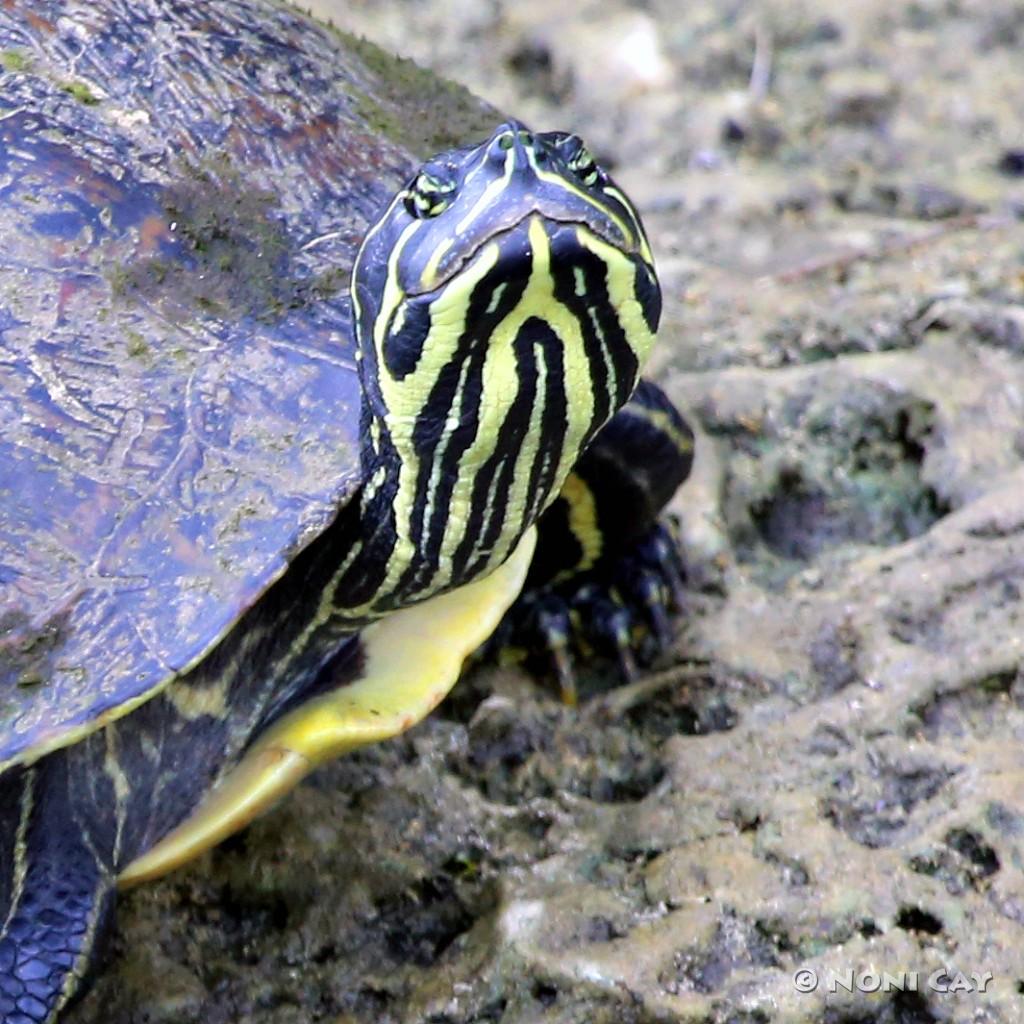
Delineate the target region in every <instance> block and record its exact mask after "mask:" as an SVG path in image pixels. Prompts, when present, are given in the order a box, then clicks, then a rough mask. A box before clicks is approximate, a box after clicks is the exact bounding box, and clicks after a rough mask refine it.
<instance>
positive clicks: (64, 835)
mask: <svg viewBox="0 0 1024 1024" xmlns="http://www.w3.org/2000/svg"><path fill="white" fill-rule="evenodd" d="M67 761H68V759H67V758H66V757H65V756H64V754H63V752H61V753H57V754H52V755H50V756H49V757H47V758H44V759H43V760H42V761H40V762H38V763H37V764H35V765H33V766H31V767H27V768H26V767H20V766H19V767H15V768H12V769H9V770H8V771H6V772H5V773H4V774H3V775H0V870H2V871H3V880H2V882H0V1024H51V1022H53V1021H54V1020H56V1018H57V1015H58V1014H59V1013H60V1012H61V1010H63V1009H64V1008H65V1007H66V1006H67V1005H68V1004H69V1003H71V1002H72V1001H74V1000H75V999H77V998H78V997H80V996H81V995H82V994H84V991H85V987H86V977H87V974H88V971H89V967H90V965H91V964H92V962H93V960H94V957H95V956H96V954H97V952H98V947H99V944H100V942H101V940H102V939H103V938H104V937H105V935H106V933H107V932H108V931H109V925H110V921H111V919H112V912H113V904H114V898H113V897H114V888H113V878H112V874H111V872H110V871H109V869H108V867H107V866H106V865H105V864H104V863H102V861H101V860H100V859H99V858H98V857H97V852H96V848H95V846H94V845H93V844H92V843H91V842H90V838H89V837H88V836H86V835H85V834H84V833H83V832H82V831H81V830H80V829H79V828H78V827H77V821H78V820H79V816H78V815H77V814H76V813H75V808H74V807H73V806H72V801H73V794H74V787H72V786H69V785H68V781H69V775H70V772H71V768H70V766H69V765H68V763H67Z"/></svg>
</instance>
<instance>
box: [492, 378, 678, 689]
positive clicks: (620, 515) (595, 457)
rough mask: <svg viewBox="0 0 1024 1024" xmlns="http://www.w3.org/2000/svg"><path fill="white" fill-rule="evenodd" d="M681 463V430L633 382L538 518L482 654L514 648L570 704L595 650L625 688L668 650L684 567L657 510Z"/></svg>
mask: <svg viewBox="0 0 1024 1024" xmlns="http://www.w3.org/2000/svg"><path fill="white" fill-rule="evenodd" d="M692 463H693V432H692V431H691V430H690V428H689V426H688V425H687V424H686V422H685V420H684V419H683V418H682V416H681V415H680V414H679V412H678V410H676V408H675V407H674V406H673V404H672V403H671V401H670V400H669V398H668V397H667V396H666V395H665V393H664V392H663V391H662V390H661V389H660V388H658V387H657V386H656V385H654V384H651V383H650V382H649V381H641V383H640V385H639V386H638V388H637V390H636V392H635V393H634V395H633V397H632V398H631V399H630V401H629V402H628V403H627V404H626V405H625V406H624V407H623V408H622V409H621V410H620V411H619V412H618V413H617V414H616V415H615V416H614V417H613V418H612V419H611V420H610V421H609V422H608V423H607V424H606V426H605V427H604V429H603V430H601V431H600V433H598V435H597V436H596V437H595V438H594V441H593V442H592V444H591V445H590V447H589V448H588V449H587V450H586V451H585V452H584V453H583V455H582V456H581V457H580V459H579V461H578V462H577V464H576V465H575V467H574V468H573V471H572V473H570V475H569V477H568V478H567V480H566V483H565V486H564V487H563V489H562V492H561V494H560V495H559V497H558V499H557V500H556V501H555V502H554V503H553V504H552V505H551V507H550V508H549V509H548V510H547V511H546V512H545V513H544V516H543V517H542V518H541V520H540V522H539V524H538V538H537V554H536V556H535V558H534V562H533V565H532V566H531V568H530V575H529V577H528V579H527V587H526V591H525V592H524V594H523V596H522V598H520V600H519V601H517V602H516V604H515V605H514V606H513V608H512V609H511V610H510V612H509V614H508V615H507V616H506V618H505V620H504V621H503V622H502V624H501V627H500V628H499V630H498V632H497V633H496V634H495V638H494V640H493V641H492V642H491V643H490V644H489V645H488V648H487V650H486V651H485V652H484V654H485V656H494V655H497V656H498V657H499V658H500V657H502V652H503V650H508V651H517V652H526V660H527V662H528V663H529V664H530V665H531V667H532V668H535V669H538V670H540V671H541V672H544V673H547V672H553V674H554V675H556V676H557V679H558V683H559V686H560V688H561V691H562V698H563V700H564V701H565V702H566V703H569V704H573V703H575V702H576V699H577V694H576V673H575V670H574V667H573V666H574V664H577V663H579V662H580V661H581V660H583V659H586V658H587V657H589V656H590V655H592V654H598V655H600V656H602V657H607V658H610V659H611V660H612V661H613V662H615V663H616V664H617V671H618V675H619V676H620V677H621V678H622V679H623V681H629V680H630V679H632V678H634V677H635V676H636V674H637V672H638V671H639V667H640V666H643V665H647V664H650V663H651V662H652V661H653V660H654V658H656V657H657V656H658V655H659V654H660V653H662V652H663V651H665V650H666V649H668V647H670V646H671V643H672V640H673V628H672V618H673V615H674V614H677V613H679V612H682V611H683V600H684V597H683V575H684V568H683V559H682V555H681V553H680V549H679V544H678V540H677V537H676V532H675V529H674V524H673V523H672V521H671V519H670V518H669V517H667V516H665V515H664V514H663V512H664V507H665V505H666V504H667V503H668V501H669V500H670V499H671V498H672V496H673V495H674V494H675V492H676V490H677V489H678V487H679V485H680V484H681V483H682V482H683V481H684V480H685V479H686V477H687V476H688V475H689V472H690V468H691V466H692Z"/></svg>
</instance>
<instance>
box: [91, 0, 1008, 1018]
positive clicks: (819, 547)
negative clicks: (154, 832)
mask: <svg viewBox="0 0 1024 1024" xmlns="http://www.w3.org/2000/svg"><path fill="white" fill-rule="evenodd" d="M317 7H318V9H319V10H320V12H321V13H328V14H329V13H331V9H332V8H333V9H334V13H335V16H336V18H337V20H338V21H339V22H340V23H341V24H343V25H344V26H345V27H347V28H349V29H353V30H355V31H357V32H362V33H365V34H366V35H368V36H369V37H371V38H373V39H375V40H376V41H378V42H380V43H381V44H382V45H384V46H386V47H389V48H393V49H398V50H401V51H402V52H404V53H406V54H409V55H411V56H413V57H415V58H417V59H418V60H420V61H421V62H423V63H425V64H427V65H429V66H432V67H434V68H436V69H437V70H439V71H441V72H442V73H444V74H446V75H449V76H452V77H455V78H457V79H459V80H461V81H463V82H465V83H466V84H468V85H469V86H470V87H472V88H473V89H475V90H476V91H478V92H480V93H482V94H483V95H485V96H486V97H487V98H489V99H490V100H491V101H492V102H494V103H495V104H496V105H498V106H499V107H501V108H503V109H505V110H508V111H514V112H516V113H518V114H519V115H520V116H521V117H522V118H523V119H525V120H527V121H528V122H530V123H531V124H533V125H535V126H537V127H544V128H552V127H571V128H573V129H574V130H577V131H579V132H580V133H581V134H583V135H584V136H585V137H586V138H587V139H588V141H589V142H590V143H591V145H592V147H593V149H594V150H595V151H596V152H597V153H598V154H599V156H600V157H601V158H602V159H604V160H605V161H607V162H608V163H609V164H611V165H613V166H614V168H615V173H616V174H617V176H618V177H619V179H620V181H621V182H622V183H623V184H624V185H625V186H626V188H627V189H628V191H629V192H630V193H631V194H632V195H633V196H634V198H635V199H636V200H637V201H638V204H639V205H640V207H641V209H642V211H643V213H644V216H645V218H646V222H647V224H648V227H649V229H650V233H651V236H652V242H653V245H654V248H655V251H656V253H657V255H658V258H659V263H660V268H661V274H662V280H663V283H664V286H665V292H666V314H665V318H664V326H663V330H662V343H661V347H660V350H659V352H658V354H657V356H656V359H655V365H654V373H655V375H656V376H657V377H658V379H659V380H661V381H662V382H663V383H664V384H665V386H666V387H667V388H668V390H669V391H670V393H671V394H672V395H673V396H674V397H675V398H676V399H677V400H678V402H679V403H680V405H681V406H682V407H684V408H685V409H686V410H687V411H688V413H689V415H690V417H691V419H692V422H693V423H694V426H695V427H696V428H698V431H699V449H698V460H697V466H696V470H695V473H694V476H693V478H692V480H691V482H690V483H689V484H688V485H687V486H686V487H685V488H684V489H683V491H682V492H681V493H680V495H679V497H678V499H677V501H676V503H675V510H676V511H677V512H678V514H679V515H680V516H681V518H682V523H683V527H682V529H683V537H684V540H685V548H686V558H687V563H688V570H689V579H688V590H687V608H686V613H685V615H684V616H683V617H682V618H681V620H680V622H679V635H678V641H677V646H676V651H675V654H674V657H673V658H669V659H666V661H665V662H664V663H663V664H662V665H660V666H659V668H660V669H661V670H662V674H660V675H658V676H655V677H654V678H653V679H650V680H649V681H648V682H647V683H645V684H642V685H640V686H636V687H633V688H627V689H624V690H618V691H615V692H612V693H608V694H604V695H603V696H599V697H596V698H594V699H592V700H590V701H589V702H586V703H584V705H583V706H582V707H581V708H580V709H579V710H578V711H573V710H569V709H567V708H565V707H563V706H561V705H560V703H559V701H558V699H557V695H556V694H555V692H554V691H553V690H552V689H550V688H546V687H544V686H541V685H538V684H537V683H536V681H535V680H533V679H531V678H529V677H528V676H526V675H525V674H523V673H521V672H518V671H516V670H511V669H503V670H495V669H485V670H481V671H479V672H477V673H476V674H475V675H474V676H473V677H472V678H471V679H469V680H467V681H465V682H464V683H463V684H461V687H460V689H459V691H458V692H457V693H456V695H455V697H454V698H453V699H452V700H451V701H450V703H449V704H448V705H446V706H444V707H442V708H441V710H440V711H439V713H437V714H436V715H435V716H434V717H433V718H432V719H430V720H429V721H428V722H426V723H425V724H424V725H422V726H421V727H419V728H417V729H416V730H414V731H413V732H412V733H411V734H409V735H407V736H406V737H403V738H401V739H399V740H397V741H395V742H393V743H390V744H387V745H385V746H382V747H380V748H377V749H373V750H369V751H367V752H365V753H362V754H360V755H358V756H353V757H350V758H348V759H346V760H344V761H341V762H338V763H337V764H334V765H332V766H329V767H327V768H326V769H324V770H322V771H321V772H319V773H318V774H317V775H316V776H315V777H314V778H313V779H312V780H311V781H310V782H309V783H307V784H306V785H304V786H303V787H301V789H300V791H299V792H298V793H297V794H296V795H295V796H294V797H293V798H292V799H290V800H288V801H287V802H286V803H285V804H284V805H283V806H282V807H280V809H278V810H277V811H276V812H274V813H273V814H271V815H269V816H268V817H267V818H265V819H264V820H262V821H260V822H259V823H257V824H256V825H255V826H254V827H253V828H251V829H250V830H249V831H248V832H246V833H245V834H243V835H241V836H238V837H236V838H235V839H233V840H232V841H230V842H229V843H227V844H225V845H224V846H223V847H222V848H221V849H219V850H217V851H215V852H214V853H213V854H212V855H210V856H207V857H206V858H204V859H203V860H202V861H201V862H200V863H199V864H198V865H197V866H195V867H194V868H192V869H190V870H187V871H185V872H180V873H178V874H177V875H175V876H173V877H171V878H169V879H167V880H166V881H165V882H163V883H162V884H160V885H156V886H153V887H150V888H148V889H146V890H144V891H141V892H139V893H136V894H134V895H133V896H132V897H131V898H129V899H128V900H126V901H125V903H124V905H123V907H122V913H121V918H120V921H121V927H120V930H119V934H118V936H117V938H116V939H115V942H114V948H113V951H112V961H111V968H110V970H109V971H108V972H107V973H106V974H105V975H104V977H103V978H102V979H101V981H100V982H99V984H98V985H97V987H96V988H95V989H94V991H93V993H92V995H91V996H90V997H89V998H88V999H87V1001H86V1003H85V1004H84V1005H83V1007H82V1008H81V1011H80V1012H79V1013H78V1014H76V1015H75V1017H74V1019H75V1020H76V1021H77V1022H78V1024H85V1022H100V1021H103V1022H105V1024H106V1022H111V1021H113V1022H123V1024H127V1022H141V1021H150V1022H154V1024H155V1022H166V1024H169V1022H177V1021H193V1020H196V1021H199V1020H201V1021H204V1022H220V1021H237V1020H251V1021H258V1022H265V1024H292V1022H305V1021H331V1022H334V1024H370V1022H373V1024H417V1022H432V1024H470V1022H474V1024H483V1022H495V1024H498V1022H500V1024H529V1022H535V1021H542V1022H551V1024H570V1022H572V1024H582V1022H587V1024H597V1022H608V1024H619V1022H622V1024H653V1022H659V1024H661V1022H682V1021H686V1022H696V1021H709V1022H710V1021H715V1022H719V1021H721V1022H725V1021H733V1022H740V1021H743V1022H757V1024H761V1022H765V1024H767V1022H770V1021H828V1022H830V1024H841V1022H843V1024H853V1022H867V1021H875V1020H878V1021H886V1022H901V1024H926V1022H931V1021H967V1020H972V1021H990V1022H995V1021H1016V1020H1024V671H1022V646H1021V645H1022V635H1024V604H1022V598H1021V587H1022V586H1024V306H1022V304H1021V302H1022V298H1024V223H1022V218H1024V128H1022V121H1021V113H1020V112H1021V97H1022V96H1024V59H1022V58H1021V54H1022V52H1024V5H1022V4H1020V3H1010V2H1006V0H977V2H974V3H972V2H958V0H895V2H893V0H884V2H883V0H861V2H858V3H847V4H841V5H840V4H835V3H833V4H825V5H822V4H815V3H811V2H806V3H804V2H784V0H777V2H775V3H760V4H757V3H742V2H734V3H704V2H693V3H685V4H684V3H678V2H676V0H650V2H647V3H640V2H637V3H624V2H622V0H616V2H611V3H607V2H595V3H590V4H578V5H573V4H563V5H557V4H552V3H550V2H542V0H525V2H512V0H504V2H503V0H491V2H489V3H480V2H478V0H433V2H429V3H428V2H412V0H407V2H399V0H363V2H362V3H356V2H350V3H346V4H341V3H340V2H332V0H321V2H320V3H318V4H317ZM342 7H344V8H346V10H345V11H344V12H341V11H340V8H342ZM673 666H675V667H673ZM666 670H668V671H666ZM938 968H946V969H947V971H948V974H946V975H943V976H941V977H940V978H939V979H938V985H936V986H935V987H930V986H929V984H928V977H929V975H930V974H931V972H933V971H935V970H936V969H938ZM799 969H808V970H810V971H813V972H815V973H816V976H817V977H818V979H819V984H818V985H817V987H816V989H815V991H813V992H807V993H804V992H801V991H798V988H797V986H796V984H795V983H794V972H796V971H797V970H799ZM850 971H853V972H854V973H855V974H857V973H859V972H863V971H870V972H876V973H877V972H880V971H887V972H890V973H896V972H899V971H914V972H919V982H918V986H917V989H918V990H917V991H909V990H908V991H889V992H886V991H878V992H874V993H868V992H857V991H853V992H849V991H845V990H842V986H840V991H838V992H836V993H834V994H829V992H828V988H829V987H830V986H829V983H830V981H834V980H835V979H838V980H840V981H842V980H843V979H845V978H847V977H848V972H850ZM958 971H959V972H963V975H964V978H963V979H962V980H961V979H960V978H959V977H958V975H957V973H956V972H958ZM971 972H973V973H974V974H981V973H984V972H988V974H990V975H991V980H990V981H988V982H987V983H985V984H984V985H983V986H982V985H979V984H978V982H976V981H974V980H972V979H971V978H970V973H971ZM982 980H984V979H982ZM866 981H867V985H866V986H865V987H872V985H873V982H872V979H871V977H868V978H867V979H866ZM854 987H856V986H854ZM883 987H884V986H883ZM941 987H945V988H946V989H947V990H948V989H950V988H953V989H954V991H945V992H943V991H937V990H935V989H936V988H941ZM981 987H984V989H985V991H980V990H978V989H980V988H981ZM970 988H974V989H975V990H974V991H968V990H966V989H970ZM956 989H958V990H956ZM140 1006H146V1007H147V1009H146V1010H145V1011H144V1012H143V1011H141V1010H139V1009H138V1007H140ZM133 1008H134V1009H133Z"/></svg>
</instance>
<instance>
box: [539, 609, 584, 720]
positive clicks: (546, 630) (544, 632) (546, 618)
mask: <svg viewBox="0 0 1024 1024" xmlns="http://www.w3.org/2000/svg"><path fill="white" fill-rule="evenodd" d="M534 610H535V615H536V626H537V631H538V632H539V633H540V635H541V637H543V639H544V641H545V642H546V644H547V648H548V652H549V653H550V655H551V662H552V664H553V665H554V668H555V673H556V675H557V676H558V685H559V689H560V690H561V693H562V703H563V704H565V705H567V706H569V707H575V706H576V704H577V703H578V700H579V695H578V692H577V688H576V673H575V672H574V671H573V662H572V654H571V652H570V649H569V647H570V643H571V640H572V630H573V626H572V618H571V616H570V613H569V607H568V605H567V604H566V603H565V601H563V600H562V599H560V598H559V597H558V596H557V595H555V594H553V593H544V594H541V595H540V597H538V598H537V600H536V602H535V606H534Z"/></svg>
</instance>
